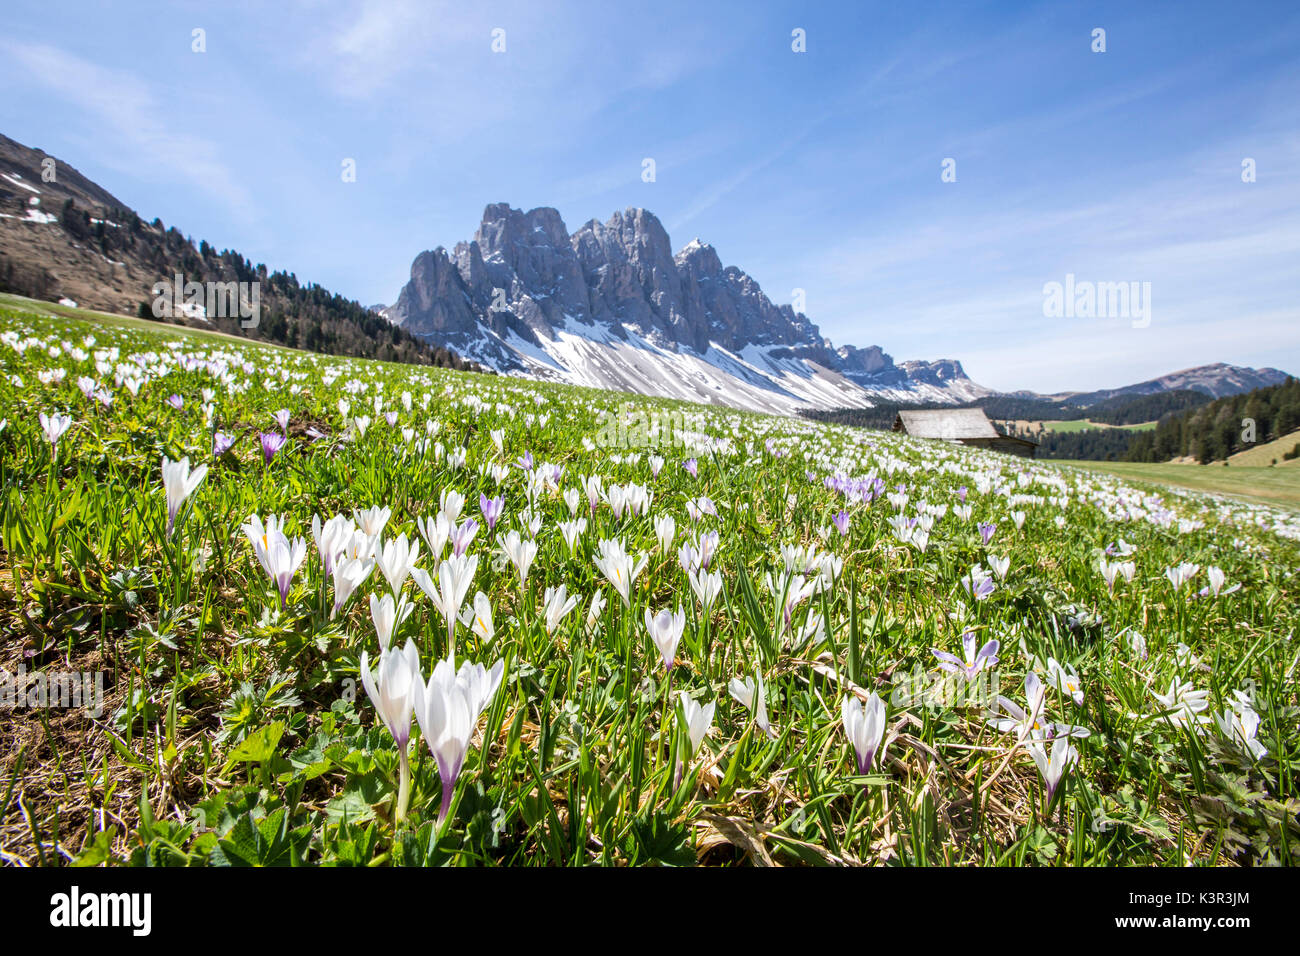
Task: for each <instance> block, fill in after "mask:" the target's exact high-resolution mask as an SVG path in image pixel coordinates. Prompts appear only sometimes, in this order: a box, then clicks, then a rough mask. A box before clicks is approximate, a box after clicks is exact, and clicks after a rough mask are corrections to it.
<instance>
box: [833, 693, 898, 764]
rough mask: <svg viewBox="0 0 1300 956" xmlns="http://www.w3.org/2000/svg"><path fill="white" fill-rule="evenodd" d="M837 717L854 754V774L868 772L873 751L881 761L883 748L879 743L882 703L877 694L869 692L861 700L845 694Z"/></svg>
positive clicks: (883, 730)
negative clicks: (855, 761)
mask: <svg viewBox="0 0 1300 956" xmlns="http://www.w3.org/2000/svg"><path fill="white" fill-rule="evenodd" d="M840 717H841V719H842V720H843V721H844V734H845V736H846V737H848V738H849V742H850V743H851V744H853V751H854V754H855V755H856V756H857V762H858V773H859V774H865V773H868V772H870V770H871V764H872V761H873V760H875V758H876V754H877V752H879V754H880V759H881V762H882V763H883V762H884V758H885V747H884V746H882V745H881V743H882V741H883V740H884V738H885V702H884V701H883V700H881V699H880V695H879V694H876V693H874V692H873V693H872V694H871V696H870V697H868V698H867V700H866V701H865V702H863V701H859V700H858V698H856V697H854V696H852V695H850V696H848V697H845V698H844V700H843V701H842V702H841V704H840ZM886 746H887V745H886Z"/></svg>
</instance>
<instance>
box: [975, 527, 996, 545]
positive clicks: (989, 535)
mask: <svg viewBox="0 0 1300 956" xmlns="http://www.w3.org/2000/svg"><path fill="white" fill-rule="evenodd" d="M979 530H980V539H981V540H982V541H983V542H984V547H986V548H987V547H988V546H989V542H990V541H992V540H993V532H994V531H996V530H997V525H995V524H993V523H992V522H990V521H981V522H980V525H979Z"/></svg>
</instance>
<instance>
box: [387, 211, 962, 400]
mask: <svg viewBox="0 0 1300 956" xmlns="http://www.w3.org/2000/svg"><path fill="white" fill-rule="evenodd" d="M385 314H386V315H387V316H388V318H389V319H390V320H391V321H392V322H394V323H395V324H397V325H400V326H402V327H403V328H405V329H406V330H407V331H410V332H412V333H414V334H416V335H420V336H423V337H426V338H430V339H434V340H436V341H439V342H443V343H445V344H447V345H450V346H452V347H454V348H462V349H463V348H467V347H468V348H470V349H471V352H472V351H474V349H473V346H475V345H476V344H477V347H478V350H479V351H484V350H486V352H489V353H492V354H491V355H488V356H486V357H488V358H489V359H492V358H493V357H495V358H496V359H498V360H499V361H500V362H502V363H504V365H505V366H506V367H514V368H518V367H519V359H518V357H517V356H512V355H511V354H509V351H508V350H503V349H501V348H500V347H499V346H498V345H496V344H492V343H490V342H487V341H486V338H485V336H484V334H483V333H484V330H485V329H488V330H491V331H492V332H494V333H496V335H498V336H501V337H503V338H508V337H509V336H510V335H516V336H518V337H519V338H521V339H522V340H523V341H524V342H527V343H531V344H537V343H539V342H540V341H541V340H542V339H551V338H554V336H555V333H556V330H558V329H567V330H568V331H569V332H573V333H576V334H585V333H584V331H583V330H584V328H585V327H590V326H596V327H598V328H599V332H598V333H597V334H599V335H600V336H602V337H605V338H613V339H622V340H626V339H629V338H631V337H633V336H635V337H638V338H640V339H643V340H645V341H647V342H649V343H650V344H652V345H654V346H657V347H659V348H666V349H669V350H671V351H680V350H682V349H689V350H691V351H693V352H695V353H698V354H703V353H705V352H707V351H708V350H709V348H710V347H711V345H716V346H718V347H720V348H722V349H726V350H727V351H731V352H741V351H743V350H745V349H746V348H749V347H750V346H756V347H760V348H763V349H764V350H765V351H766V352H767V353H768V354H771V355H772V356H773V357H775V358H779V359H787V358H796V359H806V360H808V361H811V362H815V363H817V364H818V365H821V366H824V367H825V368H827V369H830V370H831V371H834V372H839V373H841V374H843V375H844V376H845V377H847V378H849V379H850V380H851V381H854V382H857V383H858V384H861V385H863V386H865V387H872V386H875V387H884V386H897V385H906V384H907V383H908V382H909V380H911V378H912V371H913V367H914V370H915V373H916V375H917V376H919V378H918V381H919V380H924V381H925V382H927V383H937V384H944V383H947V382H949V381H951V380H952V379H954V378H964V377H965V375H964V373H963V372H962V370H961V365H960V364H958V363H956V362H943V363H924V362H920V363H907V364H905V365H904V366H902V367H900V366H898V365H895V364H894V361H893V359H892V358H890V357H889V356H888V355H887V354H885V353H884V352H883V351H882V350H881V349H880V348H879V346H874V345H873V346H870V347H868V348H861V349H860V348H856V347H854V346H842V347H841V348H839V349H838V350H832V348H831V347H830V345H829V343H827V342H826V341H825V340H824V339H823V338H822V336H821V332H820V330H819V329H818V328H817V326H816V325H814V324H813V322H812V321H811V320H810V319H809V318H808V317H807V316H806V315H804V314H803V313H798V312H795V311H794V310H793V309H792V308H791V307H790V306H788V305H776V304H775V303H773V302H772V300H771V299H769V298H768V297H767V295H766V294H765V293H764V292H763V290H762V288H761V287H760V286H759V284H758V283H757V282H755V281H754V280H753V278H751V277H750V276H749V275H747V274H746V273H745V272H743V271H741V270H740V269H738V268H736V267H735V266H724V265H723V264H722V260H721V259H720V258H719V256H718V253H717V250H715V249H714V248H713V247H712V246H710V245H708V244H707V243H704V242H700V241H699V240H698V239H697V240H694V241H692V242H690V243H689V244H687V245H686V246H685V247H684V248H683V249H682V250H681V251H680V252H678V253H677V254H676V255H674V254H673V251H672V243H671V240H670V239H669V238H668V232H667V231H666V230H665V229H664V227H663V224H662V223H661V222H660V221H659V220H658V218H656V217H655V215H654V214H653V213H651V212H649V211H648V210H645V209H634V208H629V209H625V210H623V211H622V212H616V213H614V215H612V216H611V217H610V218H609V220H608V221H607V222H604V223H601V222H598V221H596V220H594V219H593V220H592V221H590V222H588V223H586V224H584V225H582V226H581V227H579V228H578V230H577V231H576V232H574V233H573V234H572V235H570V234H569V232H568V230H567V229H566V227H565V225H564V221H563V220H562V219H561V218H560V214H559V213H558V212H557V211H556V210H554V209H550V208H547V207H543V208H540V209H533V210H531V211H529V212H523V211H522V210H519V209H512V208H511V207H510V206H509V205H508V204H506V203H493V204H492V205H490V206H488V207H487V208H486V209H485V210H484V211H483V221H482V222H481V223H480V225H479V227H478V231H477V232H476V233H475V235H474V238H473V240H472V241H470V242H462V243H459V244H457V246H456V247H455V249H454V250H453V252H452V253H451V255H448V254H447V253H446V252H445V250H443V249H441V248H439V249H435V250H434V251H432V252H423V253H421V254H420V255H419V256H417V257H416V259H415V262H414V263H413V264H412V265H411V281H410V282H408V283H407V285H406V286H405V287H404V288H403V289H402V291H401V294H400V295H399V297H398V300H397V303H396V304H395V305H394V306H392V308H390V309H388V310H386V312H385ZM574 323H579V325H575V324H574ZM487 338H490V337H487Z"/></svg>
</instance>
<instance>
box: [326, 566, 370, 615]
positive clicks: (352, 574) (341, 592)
mask: <svg viewBox="0 0 1300 956" xmlns="http://www.w3.org/2000/svg"><path fill="white" fill-rule="evenodd" d="M374 568H375V560H374V558H349V557H344V556H342V555H340V556H339V557H338V558H336V559H335V561H334V568H333V570H332V574H331V576H332V577H333V579H334V607H333V608H332V609H331V611H330V617H334V615H336V614H338V612H339V611H340V610H341V609H342V608H343V605H344V604H346V603H347V601H348V598H350V597H352V595H353V594H354V593H355V592H356V590H357V588H359V587H361V585H362V584H363V583H365V580H366V578H368V577H370V572H371V571H373V570H374Z"/></svg>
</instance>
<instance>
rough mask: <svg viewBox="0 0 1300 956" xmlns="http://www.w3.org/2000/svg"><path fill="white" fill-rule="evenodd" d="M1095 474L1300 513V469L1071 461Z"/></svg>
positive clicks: (1072, 463) (1071, 463)
mask: <svg viewBox="0 0 1300 956" xmlns="http://www.w3.org/2000/svg"><path fill="white" fill-rule="evenodd" d="M1061 464H1065V465H1074V466H1076V467H1079V468H1087V469H1090V470H1092V471H1097V472H1104V473H1105V474H1108V475H1116V476H1117V477H1120V478H1125V479H1128V480H1132V481H1143V482H1155V483H1158V484H1164V485H1172V486H1174V487H1176V488H1188V489H1191V490H1192V491H1205V492H1210V493H1212V494H1224V495H1232V496H1234V497H1237V498H1242V499H1244V500H1247V501H1257V502H1260V503H1263V504H1270V505H1277V506H1279V507H1284V508H1292V509H1300V468H1282V467H1277V468H1267V467H1249V466H1239V465H1229V466H1228V467H1226V468H1225V467H1224V466H1223V465H1222V464H1221V463H1220V464H1216V465H1196V464H1174V463H1164V464H1151V463H1148V462H1130V461H1119V462H1111V461H1068V462H1061Z"/></svg>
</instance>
